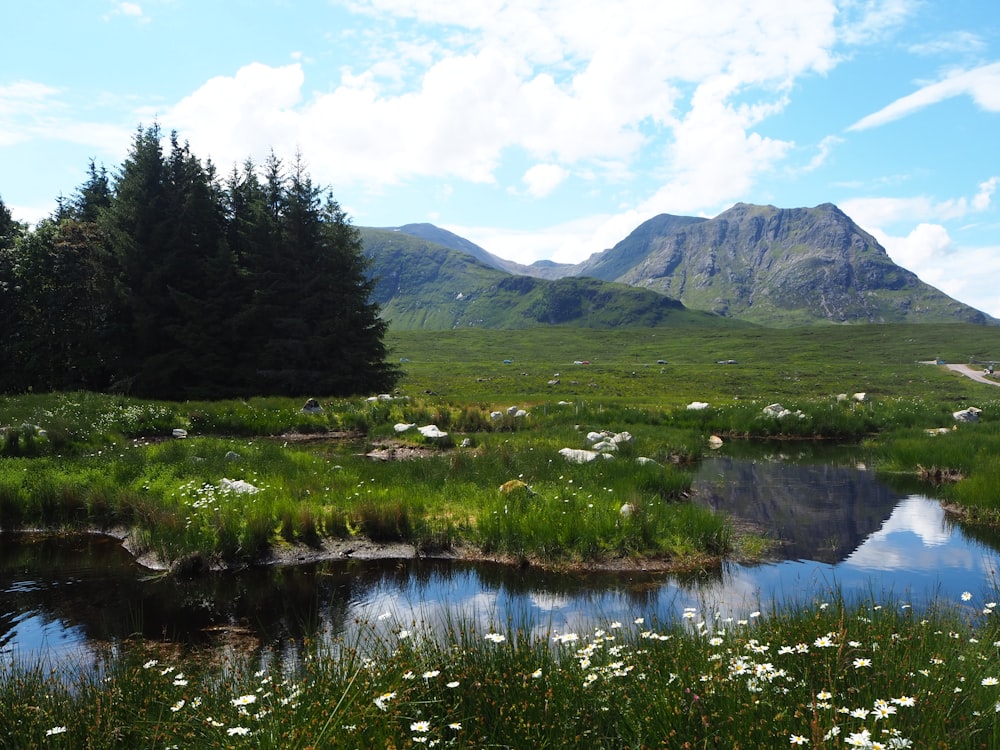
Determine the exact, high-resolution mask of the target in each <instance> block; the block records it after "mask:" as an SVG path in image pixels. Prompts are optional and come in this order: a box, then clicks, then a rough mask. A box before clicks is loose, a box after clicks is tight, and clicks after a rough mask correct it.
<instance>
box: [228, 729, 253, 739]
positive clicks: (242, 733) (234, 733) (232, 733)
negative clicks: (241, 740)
mask: <svg viewBox="0 0 1000 750" xmlns="http://www.w3.org/2000/svg"><path fill="white" fill-rule="evenodd" d="M226 734H228V735H229V736H230V737H235V736H237V735H239V736H240V737H246V736H247V735H248V734H250V730H249V729H247V728H246V727H229V729H227V730H226Z"/></svg>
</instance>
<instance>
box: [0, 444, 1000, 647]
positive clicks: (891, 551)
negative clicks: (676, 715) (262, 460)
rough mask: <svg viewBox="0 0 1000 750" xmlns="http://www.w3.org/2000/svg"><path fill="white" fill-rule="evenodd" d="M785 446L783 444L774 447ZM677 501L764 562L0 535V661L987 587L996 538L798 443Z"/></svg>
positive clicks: (720, 469)
mask: <svg viewBox="0 0 1000 750" xmlns="http://www.w3.org/2000/svg"><path fill="white" fill-rule="evenodd" d="M784 450H786V451H787V449H784ZM694 488H695V490H696V494H695V500H694V501H695V502H698V503H703V504H706V505H709V506H711V507H712V508H716V509H718V510H721V511H725V512H727V513H729V514H731V515H732V516H734V518H736V519H737V521H738V522H739V523H741V524H747V525H749V526H751V527H752V528H756V529H757V530H758V531H761V532H762V533H765V534H767V535H768V536H770V537H771V538H773V539H775V540H776V541H779V542H780V544H778V545H777V547H776V550H775V555H774V556H773V559H772V560H770V561H768V562H766V563H761V564H756V565H740V564H727V565H724V566H722V567H721V568H718V569H713V570H707V571H703V572H700V573H697V574H688V575H683V576H676V575H665V574H653V573H642V572H629V573H614V574H612V573H600V574H598V573H594V574H589V575H586V576H582V577H581V576H571V575H560V574H553V573H545V572H541V571H538V570H533V569H527V570H523V569H515V568H511V567H507V566H500V565H486V564H470V563H458V562H454V561H433V560H391V561H385V560H382V561H362V560H344V561H335V562H324V563H316V564H304V565H298V566H290V567H268V568H252V569H247V570H244V571H240V572H232V573H224V574H214V575H209V576H205V577H202V578H199V579H195V580H178V579H177V578H174V577H172V576H166V575H159V574H152V573H150V571H148V570H146V569H143V568H141V567H139V566H137V565H136V564H135V563H134V562H133V561H132V559H131V557H130V556H129V555H128V553H127V552H125V550H123V549H122V548H121V547H120V546H119V544H118V543H117V542H116V541H115V540H113V539H108V538H105V537H99V536H86V537H72V538H52V537H48V538H45V537H42V538H38V537H33V536H31V535H10V534H8V535H0V592H2V599H0V663H2V662H3V661H7V660H10V659H12V658H14V659H18V660H22V661H28V662H31V663H34V662H35V661H37V660H48V661H50V662H60V661H63V660H67V659H71V660H74V661H80V660H87V659H89V658H91V657H94V656H96V655H97V654H98V653H99V652H100V650H101V649H102V648H103V647H104V646H106V645H108V644H115V643H118V642H120V641H121V640H123V639H126V638H129V637H136V636H141V637H143V638H146V639H151V640H165V641H172V642H179V643H183V644H189V645H226V646H231V645H233V644H234V642H235V643H242V644H244V645H258V644H259V645H266V646H268V647H270V648H271V649H273V650H276V651H279V652H280V651H282V650H291V651H294V650H295V648H296V644H299V643H301V642H302V640H303V639H304V638H306V637H310V638H315V637H325V636H329V635H346V636H347V637H348V639H349V637H350V632H351V629H352V628H355V627H358V623H359V622H361V623H372V622H378V621H380V620H382V619H384V618H388V619H389V620H390V621H391V622H393V623H397V624H400V623H401V624H402V625H400V626H402V627H409V626H411V625H417V624H419V623H425V624H430V625H433V624H435V623H438V624H440V623H443V622H445V621H446V620H448V619H449V618H450V621H451V622H455V621H456V620H461V621H465V622H469V621H475V622H478V623H480V624H481V625H482V626H483V627H486V628H488V627H490V626H497V627H523V628H527V629H534V630H536V631H538V632H539V633H540V634H542V633H548V632H568V631H571V630H581V629H584V628H588V627H593V626H599V625H601V624H607V623H608V622H610V621H614V620H618V621H622V622H631V621H632V620H634V619H635V618H637V617H644V618H647V619H648V620H650V621H656V620H659V621H669V620H671V619H674V618H677V617H680V616H681V615H682V614H683V611H684V608H686V607H696V608H698V609H699V610H702V611H704V612H713V613H715V612H717V613H718V615H719V616H720V617H727V616H731V617H735V618H745V617H747V616H748V615H749V613H751V612H753V611H755V610H760V611H767V610H768V609H769V608H771V607H773V606H782V605H783V604H785V603H788V602H795V601H812V600H827V601H829V600H830V599H831V598H832V596H833V595H834V594H835V592H838V591H839V592H842V593H843V594H844V595H845V597H848V598H850V597H852V596H853V595H858V596H874V597H875V598H877V599H878V598H885V599H888V598H889V597H890V596H891V597H892V598H893V599H894V600H896V601H901V602H911V603H913V605H914V606H917V607H919V606H920V605H921V604H922V603H925V602H927V601H928V600H930V599H931V598H935V597H936V598H941V599H944V600H947V601H952V602H958V601H959V599H960V596H961V594H962V592H964V591H971V592H973V593H974V594H976V595H977V596H976V600H977V601H982V600H983V596H986V597H987V598H989V593H990V592H992V591H994V585H993V584H994V582H995V579H996V570H997V566H998V562H1000V553H998V552H997V550H998V549H1000V538H995V537H992V536H987V535H983V534H979V535H977V536H972V535H970V534H969V533H967V532H966V531H964V530H963V529H962V528H961V527H960V526H959V525H957V524H956V523H954V522H953V521H952V520H951V519H949V517H948V516H946V514H945V513H944V512H943V510H942V509H941V506H940V505H939V503H938V502H937V501H935V500H933V499H930V498H928V497H925V496H923V495H921V494H917V493H911V492H908V491H907V490H906V489H905V488H904V489H899V488H893V487H890V486H889V485H888V484H886V483H885V482H883V481H880V480H879V479H878V478H877V477H876V476H875V475H874V473H873V472H870V471H867V470H865V469H864V467H861V466H857V465H855V462H853V461H852V462H850V463H844V462H843V461H833V462H831V461H830V460H828V459H824V460H822V461H817V460H816V459H815V457H814V456H812V455H810V454H809V453H808V452H805V453H803V454H802V455H789V454H787V452H786V453H781V452H779V451H778V450H775V451H773V452H771V453H768V452H764V453H761V452H760V451H759V450H757V451H756V452H755V455H753V456H752V457H750V456H746V457H744V456H740V455H735V454H733V452H732V451H731V450H730V451H729V452H728V453H727V454H726V455H713V456H711V457H709V458H707V459H706V460H705V461H704V462H703V464H702V465H701V467H700V469H699V471H698V474H697V476H696V479H695V483H694Z"/></svg>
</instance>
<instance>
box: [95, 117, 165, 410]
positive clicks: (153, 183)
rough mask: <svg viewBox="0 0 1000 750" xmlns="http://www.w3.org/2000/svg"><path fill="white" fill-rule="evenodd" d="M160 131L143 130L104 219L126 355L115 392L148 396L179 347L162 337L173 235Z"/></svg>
mask: <svg viewBox="0 0 1000 750" xmlns="http://www.w3.org/2000/svg"><path fill="white" fill-rule="evenodd" d="M160 140H161V132H160V127H159V125H153V126H151V127H149V128H143V127H141V126H140V127H139V129H138V131H137V132H136V134H135V136H134V138H133V140H132V148H131V151H130V152H129V154H128V156H127V157H126V159H125V162H124V163H123V164H122V167H121V171H120V172H119V174H118V175H117V176H116V178H115V181H114V199H113V200H112V202H111V205H110V206H109V208H108V210H107V211H106V212H105V213H104V214H103V216H102V226H103V227H104V229H105V231H106V233H107V236H108V241H109V246H110V249H111V252H112V254H113V257H114V259H115V266H116V268H115V271H116V282H117V287H116V293H117V296H118V298H119V301H120V306H121V307H120V311H119V315H118V317H117V318H116V321H115V322H116V331H115V336H114V340H115V342H116V344H117V345H118V346H119V348H120V350H121V357H120V359H119V371H118V377H117V379H116V383H115V387H116V388H118V389H121V390H125V391H134V392H136V393H145V392H147V390H150V383H149V382H148V380H150V379H152V380H153V381H154V383H153V385H154V386H159V385H160V384H161V382H160V379H159V378H157V377H153V378H150V377H149V376H150V374H152V375H154V376H155V375H156V370H157V367H158V366H159V364H160V358H161V353H162V351H163V350H164V348H166V349H167V350H168V351H173V350H174V349H175V348H176V347H175V346H174V345H173V344H172V342H168V341H167V340H166V334H165V332H164V331H163V327H162V324H163V317H164V316H163V308H164V297H166V289H165V285H164V283H163V279H162V261H163V257H164V256H165V255H166V252H167V251H166V246H167V236H168V234H169V222H170V220H169V216H168V214H167V210H166V205H167V195H166V166H165V164H164V160H163V149H162V146H161V144H160Z"/></svg>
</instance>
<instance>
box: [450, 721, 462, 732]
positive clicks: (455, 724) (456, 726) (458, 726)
mask: <svg viewBox="0 0 1000 750" xmlns="http://www.w3.org/2000/svg"><path fill="white" fill-rule="evenodd" d="M461 728H462V722H460V721H453V722H452V723H451V724H449V725H448V729H454V730H455V731H456V732H457V731H458V730H459V729H461Z"/></svg>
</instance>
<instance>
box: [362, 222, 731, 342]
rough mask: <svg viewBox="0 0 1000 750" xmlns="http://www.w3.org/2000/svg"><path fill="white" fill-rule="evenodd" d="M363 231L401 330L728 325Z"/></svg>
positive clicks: (652, 297) (637, 292) (581, 282)
mask: <svg viewBox="0 0 1000 750" xmlns="http://www.w3.org/2000/svg"><path fill="white" fill-rule="evenodd" d="M359 229H360V232H361V236H362V241H363V242H364V247H365V254H366V255H367V256H368V257H369V258H370V259H371V264H372V265H371V268H370V273H371V275H372V277H373V278H375V279H376V286H375V291H374V294H373V297H374V299H375V301H376V302H378V303H379V305H380V306H381V307H382V315H383V317H384V318H386V319H387V320H389V321H390V322H391V325H392V327H393V328H394V329H397V330H412V329H431V330H442V329H451V328H468V327H480V328H508V329H517V328H528V327H533V326H538V325H572V326H579V327H590V328H598V327H617V326H654V325H661V324H663V323H666V322H670V323H671V324H677V325H720V324H722V323H723V321H721V319H719V318H718V317H717V316H714V315H709V314H705V313H702V312H696V311H691V310H686V309H685V308H684V306H683V305H681V304H680V303H679V302H677V301H676V300H673V299H670V298H668V297H666V296H664V295H662V294H659V293H657V292H653V291H650V290H646V289H637V288H635V287H630V286H627V285H625V284H617V283H610V282H605V281H601V280H599V279H592V278H563V279H558V280H546V279H539V278H532V277H529V276H514V275H511V274H508V273H505V272H503V271H500V270H498V269H495V268H490V267H488V266H486V265H484V264H483V263H481V262H480V261H478V260H476V259H475V258H474V257H472V256H471V255H469V254H468V253H464V252H461V251H457V250H450V249H448V248H446V247H443V246H441V245H438V244H435V243H433V242H429V241H427V240H423V239H420V238H417V237H413V236H411V235H408V234H405V233H403V232H401V231H396V230H393V229H373V228H359Z"/></svg>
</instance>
